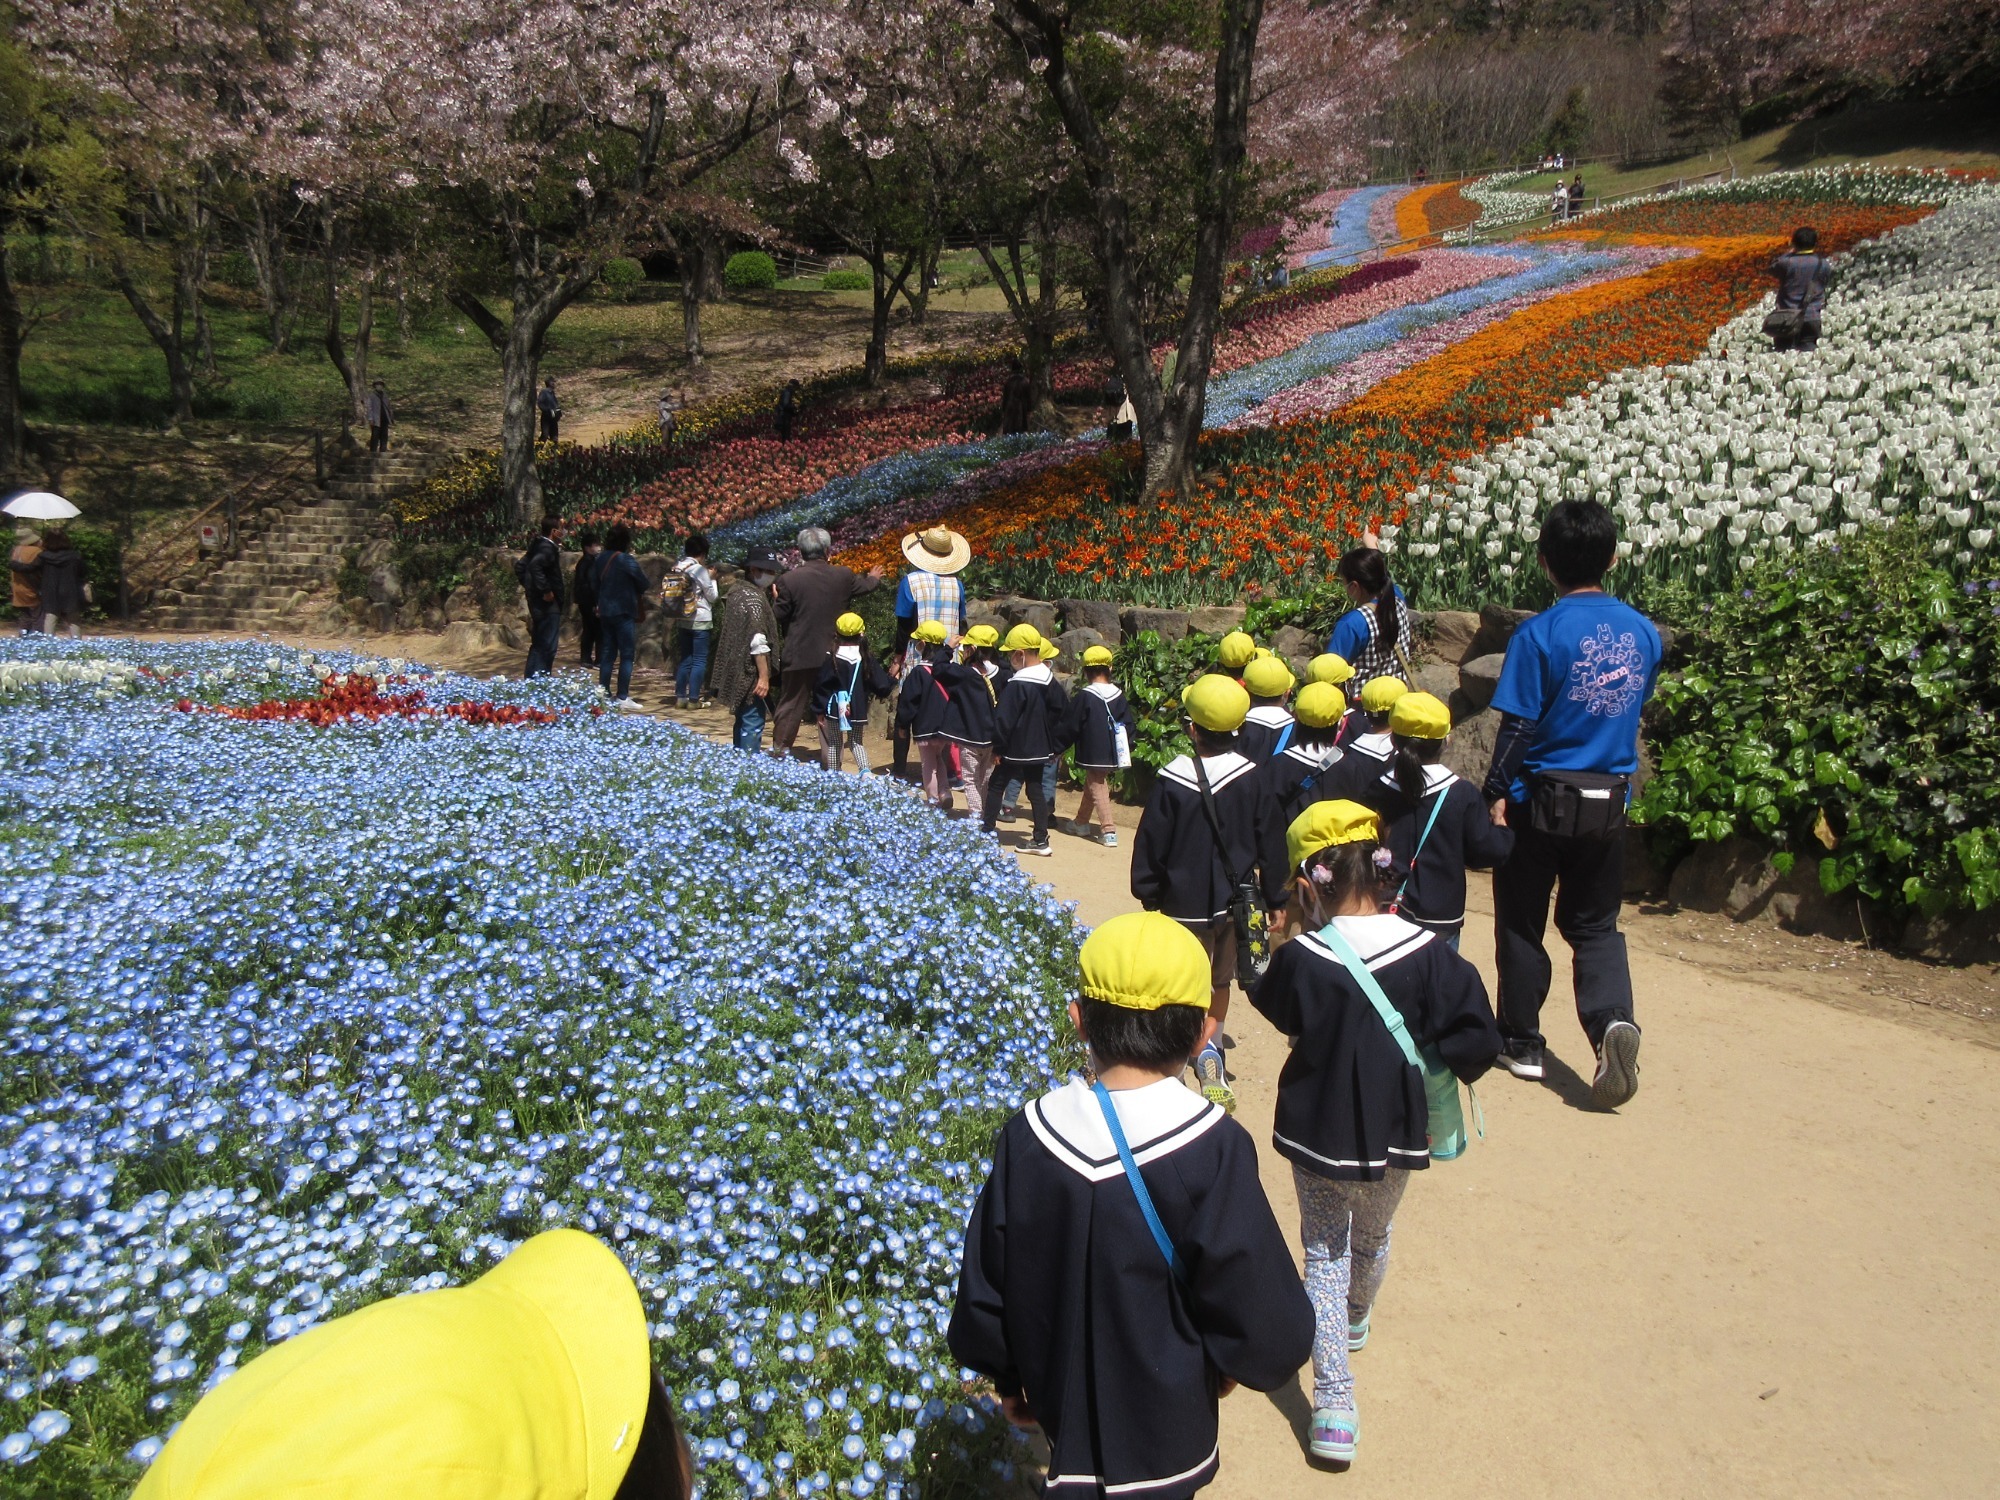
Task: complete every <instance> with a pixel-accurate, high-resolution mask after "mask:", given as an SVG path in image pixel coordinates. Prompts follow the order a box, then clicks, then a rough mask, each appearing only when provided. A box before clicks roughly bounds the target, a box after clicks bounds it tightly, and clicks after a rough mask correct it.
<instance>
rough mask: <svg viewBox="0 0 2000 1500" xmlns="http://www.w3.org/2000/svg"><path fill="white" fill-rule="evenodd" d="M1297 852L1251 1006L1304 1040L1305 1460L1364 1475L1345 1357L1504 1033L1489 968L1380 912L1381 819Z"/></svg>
mask: <svg viewBox="0 0 2000 1500" xmlns="http://www.w3.org/2000/svg"><path fill="white" fill-rule="evenodd" d="M1285 843H1286V851H1287V857H1288V859H1289V860H1290V868H1291V872H1292V879H1291V881H1290V882H1289V886H1290V890H1289V893H1288V894H1289V901H1288V905H1287V908H1286V912H1285V916H1284V920H1283V922H1282V925H1281V926H1280V928H1279V929H1278V931H1277V933H1276V934H1275V935H1276V938H1277V943H1278V946H1277V947H1276V949H1275V951H1274V952H1273V953H1272V955H1271V965H1270V968H1269V969H1268V970H1267V971H1266V972H1265V974H1264V977H1263V979H1262V980H1260V981H1259V982H1258V984H1257V986H1256V988H1255V989H1253V990H1252V991H1251V993H1250V1003H1251V1004H1252V1005H1254V1006H1256V1008H1257V1010H1258V1012H1259V1014H1261V1015H1262V1016H1263V1017H1264V1018H1265V1019H1266V1020H1268V1021H1269V1022H1270V1023H1271V1024H1272V1025H1273V1026H1275V1027H1277V1029H1278V1030H1279V1031H1281V1032H1283V1033H1284V1034H1285V1035H1286V1036H1287V1037H1289V1038H1291V1040H1292V1047H1291V1052H1290V1054H1289V1055H1288V1056H1287V1057H1286V1059H1285V1065H1284V1068H1283V1070H1282V1071H1281V1072H1280V1073H1279V1075H1278V1101H1277V1111H1276V1116H1275V1119H1274V1121H1273V1127H1272V1131H1271V1144H1272V1145H1273V1146H1274V1147H1275V1148H1276V1149H1277V1152H1278V1154H1279V1155H1280V1156H1283V1157H1284V1158H1285V1159H1286V1160H1287V1161H1289V1162H1291V1164H1292V1181H1293V1184H1294V1186H1295V1187H1296V1188H1297V1190H1298V1199H1299V1220H1300V1231H1301V1234H1302V1236H1303V1238H1304V1242H1305V1259H1306V1275H1305V1282H1306V1294H1307V1296H1308V1297H1310V1298H1311V1299H1312V1304H1313V1315H1314V1323H1315V1327H1316V1331H1315V1337H1314V1340H1313V1403H1312V1404H1313V1415H1312V1427H1311V1430H1310V1437H1309V1440H1308V1447H1309V1449H1310V1451H1311V1452H1312V1454H1313V1456H1314V1457H1316V1458H1321V1459H1326V1460H1329V1461H1332V1462H1336V1463H1352V1462H1353V1460H1354V1454H1355V1448H1356V1445H1357V1443H1358V1442H1359V1440H1360V1436H1361V1418H1360V1414H1359V1410H1358V1408H1357V1405H1356V1402H1355V1398H1354V1377H1353V1372H1352V1371H1351V1370H1350V1368H1349V1365H1348V1355H1349V1354H1350V1353H1352V1352H1354V1351H1357V1350H1359V1349H1361V1348H1362V1347H1363V1346H1364V1345H1366V1344H1367V1342H1368V1337H1369V1332H1370V1328H1371V1323H1372V1318H1373V1313H1374V1307H1375V1297H1376V1294H1377V1293H1378V1292H1379V1291H1380V1290H1381V1288H1382V1278H1383V1276H1384V1274H1385V1273H1386V1272H1387V1271H1388V1269H1389V1232H1390V1225H1391V1222H1392V1221H1393V1220H1394V1218H1395V1215H1396V1209H1397V1206H1398V1205H1399V1204H1400V1203H1401V1202H1402V1198H1403V1193H1404V1190H1405V1189H1406V1188H1407V1187H1408V1185H1409V1181H1410V1174H1411V1173H1412V1172H1417V1171H1422V1170H1424V1169H1425V1168H1427V1167H1429V1165H1430V1163H1431V1159H1432V1158H1433V1157H1434V1156H1436V1157H1438V1158H1440V1159H1445V1160H1448V1159H1450V1158H1451V1157H1452V1156H1455V1155H1457V1154H1458V1152H1459V1150H1460V1149H1462V1147H1463V1144H1464V1141H1463V1126H1462V1123H1459V1122H1456V1121H1454V1120H1453V1119H1452V1116H1455V1115H1457V1114H1458V1083H1459V1082H1461V1081H1462V1082H1465V1083H1468V1084H1469V1083H1472V1082H1475V1081H1476V1080H1477V1079H1479V1078H1480V1077H1481V1076H1482V1075H1484V1074H1485V1072H1486V1071H1487V1069H1488V1068H1490V1067H1492V1065H1493V1060H1494V1058H1496V1057H1497V1056H1498V1055H1499V1053H1500V1032H1499V1029H1498V1028H1497V1027H1496V1026H1495V1025H1494V1024H1493V1009H1492V1006H1491V1005H1490V1004H1489V1002H1488V1000H1487V998H1486V986H1485V984H1484V983H1483V982H1482V981H1481V980H1480V977H1479V971H1478V970H1477V969H1476V968H1474V967H1473V966H1472V965H1471V964H1470V963H1468V962H1466V960H1464V959H1463V958H1461V957H1459V956H1458V954H1457V953H1455V952H1454V951H1452V949H1451V948H1450V947H1449V946H1447V945H1446V944H1444V943H1442V942H1439V941H1437V939H1436V937H1435V935H1434V934H1432V933H1430V932H1428V931H1426V930H1425V929H1423V928H1421V927H1418V926H1416V925H1415V924H1413V923H1411V922H1408V921H1405V920H1404V919H1403V918H1401V917H1399V916H1396V915H1394V914H1392V913H1389V912H1385V911H1384V910H1383V909H1382V908H1383V902H1384V897H1385V895H1386V893H1387V892H1388V891H1390V890H1393V889H1394V887H1395V882H1396V880H1397V872H1396V870H1395V868H1394V865H1393V862H1392V859H1391V856H1390V852H1389V850H1388V848H1387V847H1386V846H1385V845H1384V844H1383V842H1382V830H1381V822H1380V820H1379V819H1378V818H1377V817H1376V815H1375V813H1374V812H1373V811H1372V810H1371V809H1369V808H1366V807H1363V806H1362V805H1361V804H1360V803H1357V802H1348V801H1337V802H1322V803H1319V804H1317V805H1316V806H1314V807H1311V808H1308V809H1307V810H1306V811H1305V812H1304V813H1302V814H1301V815H1300V816H1299V817H1298V818H1297V819H1295V820H1294V821H1293V823H1292V825H1291V827H1290V828H1288V829H1287V830H1286V833H1285ZM1434 1097H1435V1098H1437V1100H1438V1104H1437V1107H1436V1108H1434V1106H1433V1099H1434ZM1446 1098H1448V1099H1449V1105H1448V1106H1446V1105H1445V1104H1444V1102H1443V1101H1444V1099H1446Z"/></svg>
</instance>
